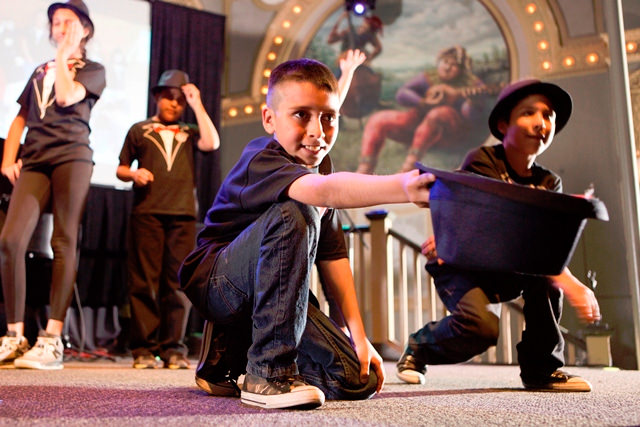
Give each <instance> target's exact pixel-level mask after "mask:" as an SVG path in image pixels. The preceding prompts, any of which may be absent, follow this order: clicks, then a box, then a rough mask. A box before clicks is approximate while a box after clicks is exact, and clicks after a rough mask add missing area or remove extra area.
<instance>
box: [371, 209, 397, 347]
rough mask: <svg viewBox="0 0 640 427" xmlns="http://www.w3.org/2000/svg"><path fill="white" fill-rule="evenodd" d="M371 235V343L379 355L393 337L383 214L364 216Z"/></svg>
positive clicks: (390, 273)
mask: <svg viewBox="0 0 640 427" xmlns="http://www.w3.org/2000/svg"><path fill="white" fill-rule="evenodd" d="M365 216H366V217H367V219H369V221H370V233H371V260H370V262H371V264H370V272H371V276H370V287H369V290H370V292H371V299H370V302H371V311H372V314H373V316H372V318H371V331H370V335H371V343H372V344H373V345H374V346H375V347H376V349H378V351H379V352H380V353H381V355H382V356H383V357H384V354H382V353H383V352H385V351H386V348H387V346H388V344H389V341H390V340H391V337H393V336H394V335H395V325H394V319H393V268H392V267H393V266H392V264H390V263H389V256H388V254H389V250H388V246H389V243H390V238H389V229H390V228H391V220H390V219H389V218H388V213H387V211H383V210H380V211H372V212H368V213H367V214H366V215H365Z"/></svg>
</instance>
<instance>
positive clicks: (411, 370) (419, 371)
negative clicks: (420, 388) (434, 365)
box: [396, 347, 427, 384]
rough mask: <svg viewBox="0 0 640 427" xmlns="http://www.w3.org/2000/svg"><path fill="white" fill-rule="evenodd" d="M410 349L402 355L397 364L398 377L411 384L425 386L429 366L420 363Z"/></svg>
mask: <svg viewBox="0 0 640 427" xmlns="http://www.w3.org/2000/svg"><path fill="white" fill-rule="evenodd" d="M409 351H410V350H409V348H408V347H407V349H406V350H405V351H404V353H402V356H401V357H400V360H398V363H396V376H397V377H398V378H399V379H401V380H402V381H404V382H405V383H409V384H424V383H425V382H426V379H425V377H424V374H426V373H427V365H426V364H424V363H421V362H420V361H418V360H417V359H416V358H415V357H414V356H413V355H412V354H410V353H409Z"/></svg>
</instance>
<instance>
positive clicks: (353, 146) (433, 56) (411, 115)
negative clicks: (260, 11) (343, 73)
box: [305, 0, 509, 174]
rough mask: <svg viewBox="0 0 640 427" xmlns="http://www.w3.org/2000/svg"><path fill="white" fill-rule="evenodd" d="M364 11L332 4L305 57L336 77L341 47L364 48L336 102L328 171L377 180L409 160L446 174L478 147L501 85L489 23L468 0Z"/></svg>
mask: <svg viewBox="0 0 640 427" xmlns="http://www.w3.org/2000/svg"><path fill="white" fill-rule="evenodd" d="M373 12H374V14H373V15H369V16H367V17H364V18H363V17H356V16H353V15H352V14H347V13H346V12H344V9H343V8H338V9H337V10H336V11H335V12H334V13H333V14H332V15H330V16H329V17H328V18H327V20H326V22H325V23H324V24H323V25H322V26H321V27H320V28H319V30H318V31H317V33H316V35H315V36H314V38H313V39H312V41H311V42H310V44H309V46H308V48H307V51H306V52H305V56H307V57H310V58H315V59H318V60H320V61H322V62H324V63H326V64H328V65H329V66H331V67H332V68H333V70H334V72H335V73H336V75H339V74H340V68H339V65H338V64H339V62H338V60H339V58H340V55H341V54H343V52H344V51H346V50H347V49H349V48H359V49H361V50H362V49H363V50H365V51H366V52H367V57H368V59H367V62H365V64H363V65H362V66H360V67H359V68H358V70H356V73H355V76H354V80H353V83H352V85H351V89H350V90H349V92H348V94H347V98H346V100H345V103H344V104H343V106H342V110H341V119H340V127H341V129H340V136H339V137H338V142H337V145H336V147H334V148H333V150H332V155H331V157H332V159H333V161H334V163H335V166H336V169H337V170H347V171H356V170H357V171H359V172H365V173H385V174H386V173H394V172H397V171H399V170H407V169H410V168H412V167H413V164H414V163H415V161H416V160H419V161H422V162H423V163H425V164H428V165H430V166H433V167H438V168H443V169H455V168H456V167H457V166H458V165H459V164H460V162H461V161H462V159H463V157H464V155H465V153H466V152H467V151H468V150H469V149H471V148H473V147H476V146H479V145H482V144H483V143H485V142H486V141H487V139H488V137H489V131H488V126H487V124H486V123H487V117H488V115H489V112H490V109H491V106H492V105H493V103H494V102H495V97H496V95H497V93H498V92H499V90H500V88H501V87H502V86H503V85H504V84H505V83H506V82H507V81H508V79H509V61H508V53H507V49H506V43H505V41H504V39H503V37H502V34H501V32H500V30H499V28H498V26H497V24H496V23H495V21H494V19H493V17H492V16H491V15H490V13H489V12H488V11H487V9H486V8H485V7H484V6H483V5H482V4H481V3H480V2H479V1H477V0H430V1H428V2H425V1H424V0H398V1H393V0H390V1H386V2H385V1H378V6H377V8H376V9H375V10H374V11H373Z"/></svg>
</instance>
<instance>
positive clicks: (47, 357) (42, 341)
mask: <svg viewBox="0 0 640 427" xmlns="http://www.w3.org/2000/svg"><path fill="white" fill-rule="evenodd" d="M63 356H64V345H63V344H62V340H61V339H60V337H58V336H55V335H49V334H47V333H46V332H42V331H41V332H40V335H39V336H38V341H36V345H34V346H33V347H31V350H29V351H27V352H26V353H25V354H24V355H22V356H21V357H18V358H17V359H16V360H15V361H14V362H13V364H14V366H15V367H16V368H26V369H62V368H64V365H63V364H62V358H63Z"/></svg>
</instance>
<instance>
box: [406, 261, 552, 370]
mask: <svg viewBox="0 0 640 427" xmlns="http://www.w3.org/2000/svg"><path fill="white" fill-rule="evenodd" d="M427 270H428V271H429V273H430V274H431V275H432V277H433V278H434V281H435V286H436V289H437V291H438V295H439V296H440V299H441V300H442V302H443V303H444V305H445V306H446V307H447V309H448V310H449V312H450V313H451V314H450V315H449V316H446V317H444V318H443V319H440V320H439V321H436V322H429V323H427V324H426V325H425V326H424V327H423V328H422V329H420V330H418V331H416V332H415V333H413V334H411V335H410V336H409V346H408V349H407V350H408V352H409V353H410V354H413V356H414V357H416V358H417V359H418V360H419V361H420V362H423V363H425V364H433V365H437V364H446V363H458V362H464V361H466V360H468V359H470V358H471V357H473V356H475V355H477V354H480V353H482V352H484V351H485V350H486V349H488V348H489V347H490V346H492V345H495V344H496V342H497V339H498V334H499V332H500V331H499V315H500V311H499V307H497V306H496V303H499V302H504V301H509V300H512V299H514V298H517V297H518V296H520V295H522V297H523V299H524V319H525V323H526V329H525V330H524V331H523V332H522V340H521V342H520V343H518V345H517V350H518V363H519V364H520V372H521V373H520V375H521V376H522V377H523V378H537V377H541V376H542V377H544V376H548V375H549V374H551V373H552V372H553V371H555V370H556V369H557V368H559V367H561V366H562V365H563V364H564V354H563V351H564V339H563V337H562V332H561V331H560V326H559V324H558V322H559V321H560V315H561V313H562V292H561V291H560V290H558V289H556V288H555V287H553V285H552V284H551V282H550V281H549V279H547V278H546V277H543V276H532V275H525V274H514V273H495V272H481V271H468V270H463V269H460V268H455V267H452V266H448V265H446V264H445V265H438V264H435V263H432V264H427Z"/></svg>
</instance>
